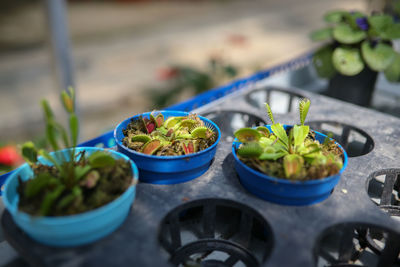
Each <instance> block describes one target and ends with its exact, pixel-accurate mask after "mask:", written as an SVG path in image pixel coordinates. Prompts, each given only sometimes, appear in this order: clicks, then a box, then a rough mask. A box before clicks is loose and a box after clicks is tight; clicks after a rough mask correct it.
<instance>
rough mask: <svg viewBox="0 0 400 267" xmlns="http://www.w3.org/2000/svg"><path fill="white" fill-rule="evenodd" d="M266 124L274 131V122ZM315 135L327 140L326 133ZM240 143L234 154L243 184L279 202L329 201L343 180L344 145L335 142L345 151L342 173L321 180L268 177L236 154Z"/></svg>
mask: <svg viewBox="0 0 400 267" xmlns="http://www.w3.org/2000/svg"><path fill="white" fill-rule="evenodd" d="M265 126H266V127H267V128H268V129H269V130H270V131H271V127H270V125H265ZM287 127H290V126H287V125H285V129H286V128H287ZM314 132H315V131H314ZM315 138H316V139H317V140H318V141H319V142H323V141H324V140H325V138H326V135H324V134H322V133H319V132H315ZM240 144H241V143H240V142H239V141H238V140H237V139H235V140H234V142H233V144H232V154H233V157H234V158H235V169H236V172H237V173H238V175H239V180H240V182H241V184H242V185H243V187H244V188H246V189H247V190H248V191H249V192H250V193H252V194H254V195H256V196H258V197H260V198H262V199H264V200H267V201H270V202H274V203H277V204H283V205H293V206H300V205H310V204H314V203H318V202H320V201H323V200H325V199H326V198H328V197H329V196H330V194H331V193H332V190H333V188H334V187H335V186H336V184H337V183H338V182H339V179H340V176H341V174H342V172H343V171H344V169H345V168H346V166H347V153H346V151H345V150H344V149H343V147H342V146H341V145H340V144H338V143H337V142H335V144H336V145H337V146H338V147H339V148H340V149H341V150H342V152H343V167H342V168H341V169H340V171H339V173H337V174H335V175H331V176H328V177H324V178H321V179H315V180H307V181H291V180H288V179H283V178H277V177H272V176H268V175H266V174H263V173H261V172H259V171H256V170H254V169H252V168H250V167H249V166H247V165H246V164H244V163H243V162H242V161H241V160H239V158H238V156H237V155H236V151H237V149H238V148H239V145H240Z"/></svg>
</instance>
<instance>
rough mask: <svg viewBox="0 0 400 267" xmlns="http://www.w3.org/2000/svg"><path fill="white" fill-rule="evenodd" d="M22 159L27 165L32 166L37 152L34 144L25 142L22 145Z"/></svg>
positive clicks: (35, 160)
mask: <svg viewBox="0 0 400 267" xmlns="http://www.w3.org/2000/svg"><path fill="white" fill-rule="evenodd" d="M21 150H22V151H21V153H22V157H23V158H24V159H25V160H26V161H27V162H29V163H31V164H33V163H36V162H37V154H38V152H37V150H36V148H35V144H34V143H33V142H31V141H29V142H26V143H24V144H23V145H22V149H21Z"/></svg>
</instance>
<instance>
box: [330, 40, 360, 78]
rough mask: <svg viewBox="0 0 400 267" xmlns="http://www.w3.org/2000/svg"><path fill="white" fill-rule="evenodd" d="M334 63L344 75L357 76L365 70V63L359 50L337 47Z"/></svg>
mask: <svg viewBox="0 0 400 267" xmlns="http://www.w3.org/2000/svg"><path fill="white" fill-rule="evenodd" d="M332 62H333V65H334V66H335V68H336V69H337V71H339V72H340V73H341V74H343V75H347V76H353V75H357V74H358V73H360V72H361V71H362V70H363V69H364V62H363V60H362V58H361V55H360V51H359V50H358V49H357V48H350V47H337V48H336V49H335V50H334V51H333V55H332Z"/></svg>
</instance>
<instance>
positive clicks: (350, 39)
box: [333, 24, 367, 44]
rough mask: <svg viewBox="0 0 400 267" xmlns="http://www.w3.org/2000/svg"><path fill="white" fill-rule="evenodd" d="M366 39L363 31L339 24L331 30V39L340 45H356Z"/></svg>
mask: <svg viewBox="0 0 400 267" xmlns="http://www.w3.org/2000/svg"><path fill="white" fill-rule="evenodd" d="M366 37H367V34H366V33H365V32H364V31H361V30H358V29H354V28H352V27H351V26H350V25H347V24H340V25H338V26H336V27H335V28H334V29H333V38H335V40H336V41H338V42H340V43H342V44H356V43H358V42H360V41H362V40H364V39H365V38H366Z"/></svg>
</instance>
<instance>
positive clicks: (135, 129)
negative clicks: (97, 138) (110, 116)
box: [122, 112, 218, 156]
mask: <svg viewBox="0 0 400 267" xmlns="http://www.w3.org/2000/svg"><path fill="white" fill-rule="evenodd" d="M123 134H124V136H125V137H124V138H123V140H122V142H123V144H124V146H126V147H128V148H130V149H132V150H135V151H137V152H141V153H144V154H147V155H157V156H179V155H188V154H192V153H195V152H198V151H201V150H204V149H206V148H207V147H209V146H211V145H212V144H213V143H214V142H215V141H216V139H217V137H218V136H217V135H216V132H215V129H214V127H213V126H211V125H207V124H205V123H204V122H203V121H202V120H201V119H200V118H199V117H198V116H197V115H195V114H190V115H188V116H171V117H169V118H167V119H166V120H165V119H164V116H163V115H162V114H158V115H155V112H152V113H151V114H150V118H149V119H148V118H140V119H138V120H135V121H131V122H130V123H129V124H128V125H127V127H126V129H123Z"/></svg>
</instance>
